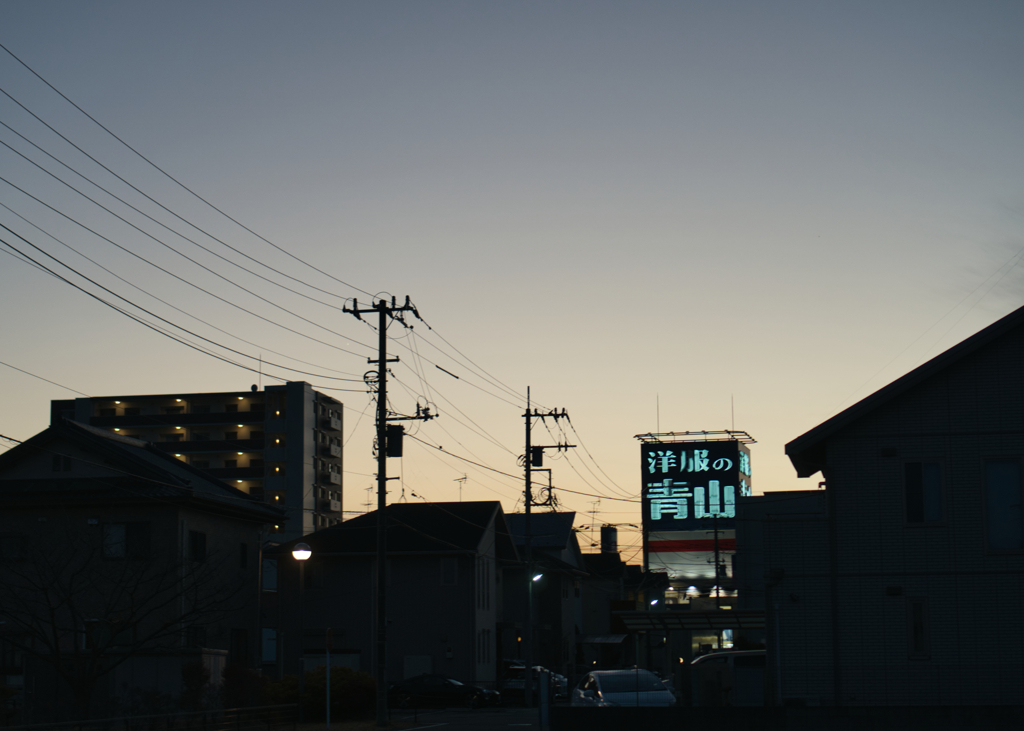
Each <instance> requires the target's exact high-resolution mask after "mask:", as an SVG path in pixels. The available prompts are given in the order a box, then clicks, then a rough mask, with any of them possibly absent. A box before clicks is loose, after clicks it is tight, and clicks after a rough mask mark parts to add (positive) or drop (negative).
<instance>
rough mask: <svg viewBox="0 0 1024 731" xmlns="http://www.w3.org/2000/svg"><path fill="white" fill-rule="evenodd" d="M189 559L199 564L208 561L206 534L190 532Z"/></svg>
mask: <svg viewBox="0 0 1024 731" xmlns="http://www.w3.org/2000/svg"><path fill="white" fill-rule="evenodd" d="M188 557H189V558H190V559H192V560H193V561H195V562H197V563H199V562H202V561H205V560H206V534H205V533H200V532H199V531H197V530H190V531H189V532H188Z"/></svg>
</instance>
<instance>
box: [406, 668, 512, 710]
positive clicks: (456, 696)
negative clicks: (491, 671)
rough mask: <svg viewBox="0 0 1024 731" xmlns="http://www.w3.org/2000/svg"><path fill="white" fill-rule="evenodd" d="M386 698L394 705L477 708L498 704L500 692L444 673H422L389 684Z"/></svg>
mask: <svg viewBox="0 0 1024 731" xmlns="http://www.w3.org/2000/svg"><path fill="white" fill-rule="evenodd" d="M388 702H389V703H390V704H391V705H392V706H397V707H398V708H423V707H427V706H436V707H449V706H463V707H467V708H480V707H482V706H496V705H499V704H500V703H501V694H500V693H498V691H496V690H489V689H487V688H479V687H477V686H475V685H469V684H468V683H463V682H462V681H459V680H456V679H455V678H449V677H446V676H444V675H436V674H425V675H417V676H416V677H414V678H407V679H405V680H403V681H401V682H399V683H395V684H394V685H392V686H391V689H390V690H389V691H388Z"/></svg>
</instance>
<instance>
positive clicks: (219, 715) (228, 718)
mask: <svg viewBox="0 0 1024 731" xmlns="http://www.w3.org/2000/svg"><path fill="white" fill-rule="evenodd" d="M298 715H299V714H298V706H297V705H295V704H290V705H285V706H259V707H256V708H228V709H225V710H220V711H196V712H191V713H159V714H154V715H150V716H127V717H124V718H100V719H95V720H90V721H67V722H64V723H43V724H33V725H31V726H10V727H7V731H165V729H167V730H169V729H174V730H175V731H285V729H291V731H295V728H296V724H297V722H298Z"/></svg>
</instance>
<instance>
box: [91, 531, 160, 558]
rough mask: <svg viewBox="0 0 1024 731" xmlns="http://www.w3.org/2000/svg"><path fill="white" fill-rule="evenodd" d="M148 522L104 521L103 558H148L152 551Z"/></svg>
mask: <svg viewBox="0 0 1024 731" xmlns="http://www.w3.org/2000/svg"><path fill="white" fill-rule="evenodd" d="M151 533H152V530H151V527H150V524H149V523H105V524H104V525H103V558H131V559H140V560H144V559H148V558H150V556H151V551H152V545H153V541H152V535H151Z"/></svg>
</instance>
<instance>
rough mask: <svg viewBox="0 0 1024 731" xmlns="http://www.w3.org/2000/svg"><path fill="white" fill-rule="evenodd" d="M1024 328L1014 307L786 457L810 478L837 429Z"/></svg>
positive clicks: (805, 437) (793, 446)
mask: <svg viewBox="0 0 1024 731" xmlns="http://www.w3.org/2000/svg"><path fill="white" fill-rule="evenodd" d="M1021 325H1024V307H1021V308H1018V309H1016V310H1014V311H1013V312H1011V313H1010V314H1009V315H1007V316H1006V317H1003V318H1002V319H1000V320H997V321H996V322H994V323H992V324H991V325H989V326H988V327H986V328H985V329H984V330H981V331H979V332H977V333H975V334H974V335H972V336H971V337H969V338H967V339H966V340H963V341H961V342H959V343H957V344H956V345H954V346H953V347H952V348H950V349H949V350H947V351H945V352H943V353H940V354H939V355H937V356H935V357H934V358H932V359H931V360H929V361H928V362H927V363H924V364H923V365H920V366H918V367H917V368H915V369H914V370H912V371H910V372H909V373H907V374H906V375H904V376H902V377H900V378H897V379H896V380H895V381H893V382H892V383H890V384H889V385H887V386H884V387H882V388H880V389H879V390H877V391H875V392H874V393H873V394H871V395H870V396H868V397H866V398H864V399H861V400H860V401H858V402H857V403H855V404H854V405H853V406H850V407H849V408H848V409H845V410H843V411H841V412H839V413H838V414H836V415H835V416H833V417H832V418H831V419H829V420H828V421H825V422H822V423H821V424H819V425H818V426H816V427H814V428H813V429H811V430H810V431H808V432H806V433H805V434H802V435H800V436H799V437H797V438H796V439H794V440H793V441H791V442H790V443H789V444H787V445H786V454H787V455H789V459H790V461H791V462H792V463H793V466H794V467H795V468H796V471H797V475H798V476H800V477H810V476H811V475H813V474H814V473H815V472H817V471H818V470H820V469H821V467H822V465H823V464H824V461H825V444H826V442H827V441H828V439H830V438H831V437H832V436H834V435H835V434H836V433H837V432H839V431H840V430H841V429H844V428H846V427H847V426H849V425H850V424H852V423H854V422H856V421H857V420H859V419H861V418H863V417H864V416H865V415H867V414H868V413H869V412H871V411H874V410H875V409H877V408H879V407H881V406H882V405H884V404H886V403H888V402H890V401H892V400H893V399H895V398H897V397H899V396H901V395H903V394H905V393H906V392H907V391H909V390H910V389H912V388H914V387H915V386H917V385H919V384H921V383H923V382H924V381H926V380H927V379H929V378H931V377H932V376H935V375H937V374H938V373H940V372H942V371H944V370H946V369H947V368H949V367H951V366H952V365H954V364H955V363H957V362H959V361H961V360H963V359H964V358H966V357H968V356H970V355H973V354H974V353H976V352H978V351H979V350H981V349H982V348H984V347H985V346H987V345H989V344H991V343H993V342H994V341H996V340H998V339H999V338H1001V337H1003V336H1004V335H1006V334H1007V333H1009V332H1011V331H1012V330H1015V329H1016V328H1018V327H1020V326H1021Z"/></svg>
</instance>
